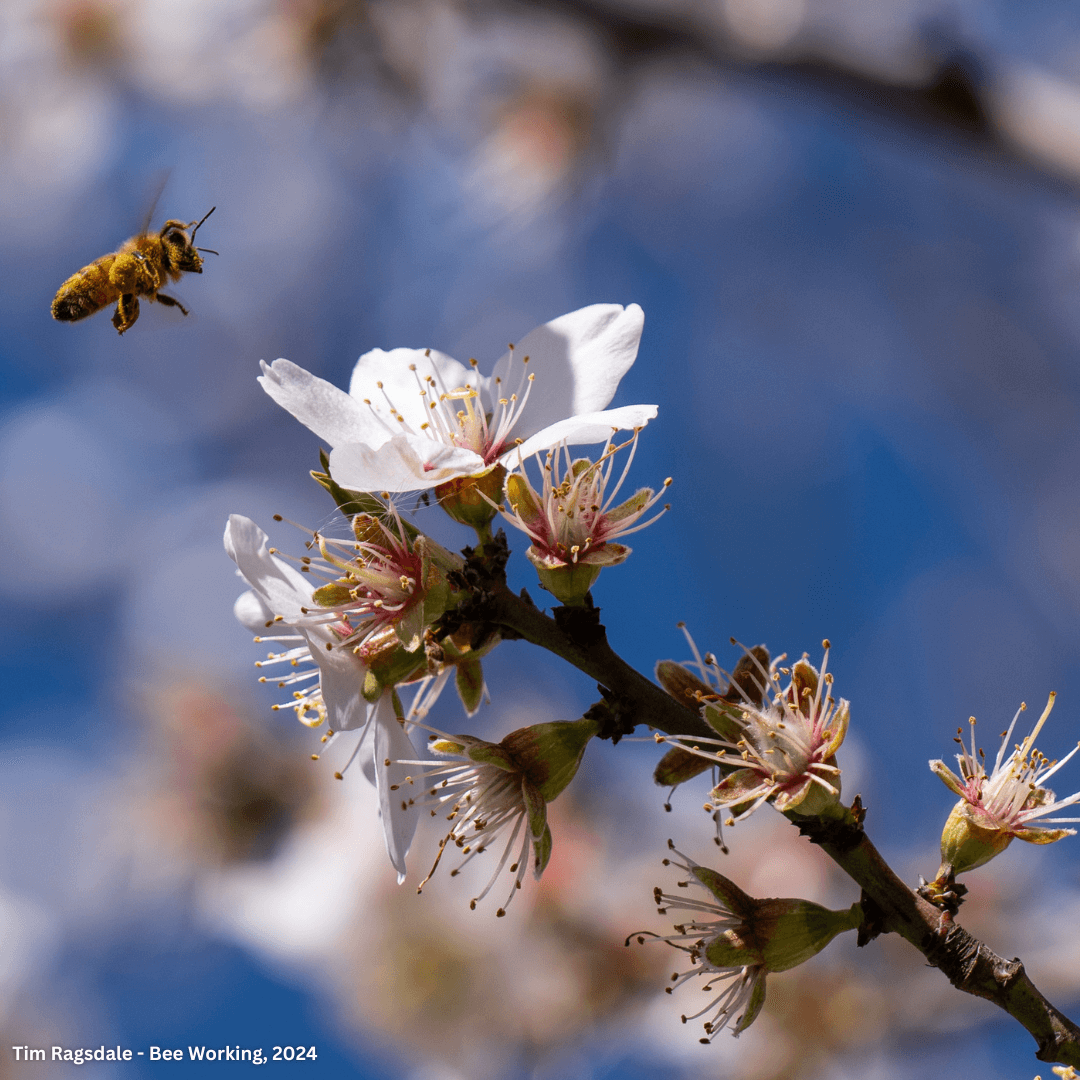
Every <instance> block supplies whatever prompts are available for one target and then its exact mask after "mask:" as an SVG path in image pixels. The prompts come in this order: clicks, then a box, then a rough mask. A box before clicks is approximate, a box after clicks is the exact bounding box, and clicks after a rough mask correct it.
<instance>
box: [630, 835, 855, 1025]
mask: <svg viewBox="0 0 1080 1080" xmlns="http://www.w3.org/2000/svg"><path fill="white" fill-rule="evenodd" d="M668 848H669V849H670V850H671V851H672V852H673V853H674V854H675V855H677V856H678V858H672V859H664V865H665V866H668V865H671V864H672V863H673V864H674V865H675V866H677V867H679V868H680V869H682V870H684V871H685V872H686V874H687V878H686V880H685V881H680V882H678V886H679V888H680V889H689V888H690V886H697V887H700V888H703V889H705V890H706V891H707V892H708V893H710V894H711V897H712V899H699V898H698V897H697V896H694V895H693V894H688V893H683V894H681V895H678V894H673V893H666V892H664V891H663V890H662V889H660V888H656V889H654V890H653V898H654V899H655V901H656V904H657V910H658V912H659V913H660V914H661V915H663V914H667V912H669V911H671V910H675V911H689V912H691V913H692V917H691V919H690V920H688V921H687V922H684V923H677V924H676V925H675V933H674V934H669V935H666V936H663V935H659V934H651V933H645V932H642V933H639V934H631V935H630V937H631V938H633V937H636V938H637V940H638V942H640V943H644V942H645V940H646V939H647V938H648V939H651V940H654V941H664V942H666V943H667V944H669V945H671V946H672V947H673V948H676V949H679V950H680V951H682V952H685V953H687V954H688V955H689V957H690V963H691V966H690V967H689V968H688V969H687V970H686V971H683V972H676V973H675V974H674V975H672V977H671V981H672V985H671V986H669V987H666V988H665V989H666V991H667V993H669V994H670V993H673V992H674V990H675V988H676V987H678V986H681V985H682V984H683V983H685V982H688V981H690V980H692V979H697V978H704V979H705V985H704V986H703V987H702V990H704V991H705V992H706V993H711V992H712V991H714V990H715V988H716V987H717V986H718V985H722V986H723V989H721V990H720V991H719V993H716V994H715V995H714V996H713V997H712V998H711V999H710V1001H709V1002H708V1004H707V1005H705V1007H704V1008H702V1009H699V1010H698V1011H697V1012H696V1013H693V1014H692V1015H689V1016H687V1015H683V1017H682V1022H683V1023H684V1024H685V1023H687V1022H688V1021H690V1020H696V1019H697V1018H698V1017H699V1016H703V1015H705V1014H706V1013H710V1014H711V1015H710V1017H709V1019H707V1020H706V1021H705V1022H704V1025H703V1026H704V1028H705V1034H706V1036H707V1037H706V1038H703V1039H702V1040H701V1041H702V1042H703V1043H708V1042H712V1039H713V1037H714V1036H715V1035H716V1034H717V1033H718V1032H720V1031H722V1030H723V1029H724V1027H730V1028H731V1032H732V1034H733V1035H735V1036H738V1035H739V1034H740V1033H741V1032H743V1031H745V1030H746V1029H747V1028H748V1027H749V1026H750V1025H751V1024H752V1023H753V1022H754V1021H755V1020H756V1019H757V1016H758V1014H759V1013H760V1012H761V1007H762V1005H764V1004H765V979H766V976H767V975H769V974H770V973H772V972H779V971H788V970H790V969H791V968H793V967H797V966H798V965H799V964H802V963H805V962H806V961H807V960H809V959H810V957H812V956H815V955H816V954H817V953H819V952H821V950H822V949H824V948H825V946H826V945H828V944H829V942H830V941H832V939H833V938H834V937H836V935H837V934H840V933H843V932H844V931H845V930H854V929H856V928H857V927H858V926H860V925H861V924H862V921H863V913H862V909H861V907H860V906H859V905H858V904H852V906H851V907H850V908H849V909H848V910H846V911H830V910H829V909H828V908H825V907H822V906H821V905H820V904H815V903H812V902H811V901H809V900H794V899H787V900H774V899H766V900H756V899H754V898H753V897H752V896H749V895H747V894H746V893H745V892H743V890H742V889H740V888H739V887H738V885H736V884H735V883H734V882H733V881H731V880H729V879H728V878H726V877H724V876H723V875H722V874H718V873H717V872H716V871H715V870H711V869H709V868H708V867H706V866H701V865H699V864H698V863H696V862H694V860H693V859H691V858H688V857H687V856H686V855H683V854H682V852H681V851H678V850H676V848H675V846H674V844H672V842H671V841H670V840H669V841H668ZM680 860H681V861H680ZM629 942H630V938H627V944H629Z"/></svg>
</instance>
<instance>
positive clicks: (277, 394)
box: [259, 360, 389, 447]
mask: <svg viewBox="0 0 1080 1080" xmlns="http://www.w3.org/2000/svg"><path fill="white" fill-rule="evenodd" d="M260 364H261V365H262V371H263V373H262V375H260V376H259V382H260V383H262V388H263V389H264V390H265V391H266V392H267V393H268V394H269V395H270V396H271V397H272V398H273V399H274V400H275V401H276V402H277V403H278V404H279V405H280V406H281V407H282V408H283V409H285V410H287V411H288V412H291V413H292V414H293V416H295V417H296V419H297V420H299V421H300V423H301V424H303V425H304V426H305V427H309V428H311V430H312V431H314V432H315V434H316V435H318V436H319V438H320V439H323V440H324V441H325V442H326V443H327V445H329V446H331V447H334V446H340V445H341V444H342V443H346V442H356V441H368V442H378V441H384V440H385V439H386V438H388V437H389V433H388V432H386V431H385V430H384V428H383V426H382V425H381V424H380V423H379V422H378V420H376V418H375V417H373V416H372V415H371V410H370V409H368V407H367V406H366V405H364V404H362V403H361V402H359V401H355V400H354V399H353V398H351V397H349V395H348V394H346V393H345V391H344V390H339V389H338V388H337V387H336V386H334V385H333V384H332V383H328V382H327V381H326V380H325V379H320V378H318V377H316V376H315V375H312V374H311V372H310V371H305V370H304V369H303V368H302V367H298V366H297V365H296V364H294V363H292V362H291V361H289V360H275V361H274V362H273V364H269V365H268V364H266V363H265V362H263V361H260Z"/></svg>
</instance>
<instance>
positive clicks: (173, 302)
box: [155, 292, 188, 315]
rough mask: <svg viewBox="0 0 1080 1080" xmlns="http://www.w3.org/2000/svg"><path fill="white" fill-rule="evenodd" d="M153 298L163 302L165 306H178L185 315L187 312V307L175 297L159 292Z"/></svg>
mask: <svg viewBox="0 0 1080 1080" xmlns="http://www.w3.org/2000/svg"><path fill="white" fill-rule="evenodd" d="M155 299H156V300H157V302H158V303H159V304H164V305H165V306H166V307H178V308H179V309H180V310H181V311H182V312H183V313H184V314H185V315H186V314H187V313H188V310H187V308H186V307H184V305H183V304H181V303H180V301H179V300H177V299H176V298H175V297H172V296H166V295H165V294H164V293H160V292H159V293H158V294H157V296H156V297H155Z"/></svg>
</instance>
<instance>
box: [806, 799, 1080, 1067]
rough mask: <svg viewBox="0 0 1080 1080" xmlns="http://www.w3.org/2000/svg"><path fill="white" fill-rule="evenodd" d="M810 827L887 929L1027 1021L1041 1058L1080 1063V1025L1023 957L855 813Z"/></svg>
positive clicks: (972, 990) (970, 990)
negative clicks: (889, 851) (993, 942)
mask: <svg viewBox="0 0 1080 1080" xmlns="http://www.w3.org/2000/svg"><path fill="white" fill-rule="evenodd" d="M792 819H793V820H795V821H796V822H797V823H798V821H799V819H797V818H795V817H794V815H792ZM802 831H803V832H805V833H807V834H808V835H810V838H811V840H813V841H814V842H815V843H817V844H819V845H820V846H821V848H822V849H823V850H824V851H825V852H826V853H827V854H828V855H829V856H830V857H831V858H832V859H833V861H834V862H836V864H837V865H838V866H839V867H840V868H841V869H842V870H843V871H844V872H845V873H846V874H847V875H848V876H849V877H850V878H851V879H852V880H853V881H855V882H856V883H857V884H858V885H860V886H862V889H863V892H864V893H865V894H866V895H867V896H869V897H870V898H871V900H872V901H873V904H874V905H875V906H876V908H877V909H878V910H877V911H875V913H874V914H875V918H876V919H877V920H878V926H879V927H880V930H881V931H883V932H886V933H894V934H899V935H900V936H901V937H902V938H904V939H905V940H906V941H909V942H911V944H912V945H914V946H915V948H916V949H918V950H919V952H921V953H922V954H923V956H925V957H926V959H927V961H928V962H929V963H930V964H932V965H933V966H934V967H936V968H938V969H940V970H941V971H943V972H944V973H945V975H946V976H948V979H949V982H951V983H952V984H953V986H955V987H956V988H957V990H962V991H964V993H966V994H973V995H975V996H976V997H981V998H986V1000H987V1001H992V1002H993V1003H994V1004H995V1005H997V1006H998V1008H1001V1009H1004V1010H1005V1012H1007V1013H1008V1014H1009V1015H1010V1016H1012V1017H1013V1018H1014V1019H1015V1020H1017V1021H1019V1023H1021V1024H1022V1025H1023V1026H1024V1027H1025V1028H1026V1029H1027V1030H1028V1031H1029V1032H1030V1033H1031V1035H1032V1036H1033V1038H1034V1039H1035V1042H1036V1043H1038V1051H1037V1052H1036V1055H1035V1056H1036V1057H1037V1058H1038V1059H1039V1060H1040V1061H1056V1062H1060V1063H1061V1064H1063V1065H1076V1066H1080V1027H1077V1026H1076V1024H1074V1023H1073V1022H1072V1021H1071V1020H1070V1019H1069V1018H1068V1017H1067V1016H1065V1015H1064V1014H1063V1013H1061V1012H1059V1011H1058V1010H1057V1009H1056V1008H1054V1006H1053V1005H1051V1004H1050V1002H1049V1001H1047V1000H1046V998H1045V997H1043V995H1042V994H1040V993H1039V991H1038V989H1036V987H1035V984H1034V983H1032V981H1031V979H1029V978H1028V975H1027V972H1026V971H1025V970H1024V965H1023V964H1022V963H1021V962H1020V961H1019V960H1004V959H1002V958H1001V957H1000V956H998V955H997V954H996V953H994V952H993V951H992V950H991V949H989V948H988V947H987V946H986V945H984V944H983V943H982V942H981V941H979V940H977V939H976V938H974V937H973V936H972V935H971V934H969V933H968V932H967V931H966V930H965V929H964V928H963V927H962V926H960V925H958V924H957V923H955V922H953V921H952V918H951V916H949V915H948V914H946V913H945V912H943V911H941V910H939V909H938V908H936V907H934V905H933V904H931V903H929V901H927V900H924V899H923V898H922V897H921V896H919V895H918V894H917V893H916V892H915V891H914V890H912V889H910V888H908V886H907V885H905V884H904V882H903V881H901V880H900V878H899V877H897V875H896V874H895V873H894V872H893V870H892V868H891V867H890V866H889V864H888V863H887V862H885V860H884V859H883V858H882V857H881V854H880V853H879V852H878V850H877V848H875V847H874V845H873V844H872V843H871V842H870V838H869V837H868V836H867V835H866V834H865V833H863V832H862V831H861V829H857V828H853V822H852V821H851V820H850V819H848V820H846V821H844V822H842V823H833V822H823V821H820V820H819V819H812V824H811V823H807V824H806V825H804V826H803V827H802Z"/></svg>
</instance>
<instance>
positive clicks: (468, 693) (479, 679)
mask: <svg viewBox="0 0 1080 1080" xmlns="http://www.w3.org/2000/svg"><path fill="white" fill-rule="evenodd" d="M454 685H455V686H456V687H457V692H458V697H459V698H461V704H462V705H464V706H465V713H466V715H468V716H472V715H473V714H474V713H475V712H476V710H477V709H479V708H480V702H481V701H483V700H484V669H483V667H482V666H481V664H480V661H479V660H461V661H459V662H458V664H457V672H456V673H455V675H454Z"/></svg>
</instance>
